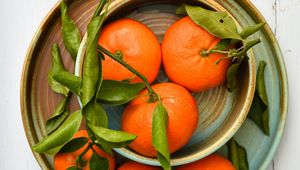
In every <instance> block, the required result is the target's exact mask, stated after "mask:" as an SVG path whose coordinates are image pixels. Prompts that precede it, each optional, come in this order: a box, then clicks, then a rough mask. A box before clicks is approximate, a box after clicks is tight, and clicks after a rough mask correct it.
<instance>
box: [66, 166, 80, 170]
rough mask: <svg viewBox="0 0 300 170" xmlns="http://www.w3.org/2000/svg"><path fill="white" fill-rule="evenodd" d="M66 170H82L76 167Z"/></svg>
mask: <svg viewBox="0 0 300 170" xmlns="http://www.w3.org/2000/svg"><path fill="white" fill-rule="evenodd" d="M66 170H81V169H80V168H77V167H76V166H70V167H69V168H67V169H66Z"/></svg>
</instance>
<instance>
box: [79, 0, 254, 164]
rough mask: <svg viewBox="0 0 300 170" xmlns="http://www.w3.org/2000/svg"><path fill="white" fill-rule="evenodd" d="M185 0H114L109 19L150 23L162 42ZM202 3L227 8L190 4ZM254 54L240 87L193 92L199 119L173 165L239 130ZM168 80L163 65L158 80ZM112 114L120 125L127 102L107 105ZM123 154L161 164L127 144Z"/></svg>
mask: <svg viewBox="0 0 300 170" xmlns="http://www.w3.org/2000/svg"><path fill="white" fill-rule="evenodd" d="M184 2H185V1H182V0H181V1H171V0H163V1H161V0H160V1H158V0H156V1H150V0H149V1H147V0H131V1H130V0H123V1H121V0H120V1H119V0H117V1H114V2H113V3H112V4H111V11H110V13H109V15H108V18H107V20H106V23H109V22H110V21H113V20H116V19H118V18H122V17H124V16H125V17H129V18H133V19H135V20H138V21H140V22H142V23H144V24H145V25H147V26H148V27H149V28H150V29H151V30H152V31H153V32H154V34H155V35H156V36H157V38H158V40H159V41H160V42H161V41H162V39H163V36H164V34H165V32H166V30H167V29H168V27H169V26H170V25H171V24H172V23H174V22H175V21H176V20H178V19H179V18H180V16H178V15H176V14H175V11H176V9H177V8H178V7H179V5H180V4H182V3H184ZM191 3H192V4H197V5H201V6H202V7H205V8H211V9H215V10H224V9H223V8H222V7H221V6H219V5H218V4H216V3H213V2H201V3H200V2H198V1H193V2H191V1H189V4H191ZM84 44H85V39H84V40H83V41H82V44H81V49H80V51H79V55H78V57H77V62H76V66H75V73H76V74H77V75H79V76H80V73H81V66H82V61H83V54H84ZM254 68H255V66H254V57H253V55H252V54H251V53H249V57H248V60H247V61H245V62H244V63H242V69H241V71H240V72H239V75H238V76H239V79H238V80H239V82H238V83H239V84H238V88H237V90H235V91H234V92H229V91H228V90H227V89H226V87H225V86H224V85H222V86H219V87H216V88H214V89H210V90H207V91H205V92H201V93H194V94H193V96H194V97H195V99H196V101H197V104H198V109H199V114H200V116H199V123H198V127H197V129H196V131H195V132H194V135H193V136H192V138H191V139H190V141H189V143H188V144H186V145H185V146H184V147H183V148H181V149H180V150H178V151H177V152H175V153H173V154H172V155H171V164H172V165H173V166H176V165H182V164H186V163H189V162H193V161H195V160H198V159H201V158H203V157H205V156H207V155H209V154H210V153H212V152H214V151H216V150H217V149H219V148H220V147H221V146H222V145H224V144H225V143H226V142H227V141H228V140H229V139H230V138H231V137H232V136H233V135H234V133H235V132H236V131H237V130H238V128H239V127H240V126H241V124H242V123H243V121H244V120H245V118H246V115H247V113H248V110H249V108H250V106H251V102H252V98H253V94H254V89H255V69H254ZM163 81H168V78H167V76H166V75H165V74H164V71H163V68H162V69H161V71H160V73H159V75H158V78H157V82H163ZM104 107H105V109H106V111H107V112H108V115H109V127H110V128H112V129H120V122H121V115H122V111H123V110H124V108H125V106H119V107H115V106H114V107H111V106H107V105H106V106H104ZM115 151H116V152H117V153H119V154H120V155H122V156H124V157H127V158H129V159H132V160H134V161H137V162H141V163H145V164H149V165H159V162H158V161H157V160H156V159H154V158H148V157H144V156H142V155H139V154H137V153H135V152H134V151H132V150H130V149H128V148H120V149H115Z"/></svg>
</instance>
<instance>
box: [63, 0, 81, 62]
mask: <svg viewBox="0 0 300 170" xmlns="http://www.w3.org/2000/svg"><path fill="white" fill-rule="evenodd" d="M60 11H61V21H62V38H63V41H64V45H65V47H66V49H67V50H68V52H69V53H70V55H71V56H72V59H73V61H74V62H75V60H76V56H77V53H78V49H79V46H80V42H81V36H80V32H79V29H78V28H77V27H76V25H75V24H74V22H73V20H72V19H71V18H70V17H69V16H68V14H67V4H66V2H65V1H64V0H63V1H61V4H60Z"/></svg>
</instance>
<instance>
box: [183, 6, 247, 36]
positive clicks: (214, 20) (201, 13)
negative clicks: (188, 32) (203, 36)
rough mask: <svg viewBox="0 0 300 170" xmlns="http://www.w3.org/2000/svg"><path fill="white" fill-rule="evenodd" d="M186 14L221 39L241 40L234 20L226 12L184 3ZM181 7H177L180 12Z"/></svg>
mask: <svg viewBox="0 0 300 170" xmlns="http://www.w3.org/2000/svg"><path fill="white" fill-rule="evenodd" d="M184 6H185V10H186V13H187V14H188V16H189V17H190V18H191V19H192V20H193V21H194V22H195V23H196V24H197V25H199V26H201V27H203V28H204V29H205V30H207V31H208V32H210V33H211V34H213V35H214V36H216V37H219V38H221V39H236V40H241V39H242V38H241V36H240V35H239V33H238V31H237V27H236V24H235V22H234V20H233V19H232V18H231V17H230V16H229V15H228V13H227V12H215V11H211V10H207V9H204V8H201V7H199V6H190V5H184ZM182 8H183V7H180V8H179V11H180V12H182V11H183V9H182Z"/></svg>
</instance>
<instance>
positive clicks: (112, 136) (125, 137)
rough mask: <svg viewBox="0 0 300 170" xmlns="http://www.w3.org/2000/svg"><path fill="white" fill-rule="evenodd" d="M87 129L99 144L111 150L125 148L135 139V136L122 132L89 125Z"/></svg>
mask: <svg viewBox="0 0 300 170" xmlns="http://www.w3.org/2000/svg"><path fill="white" fill-rule="evenodd" d="M89 127H90V129H91V130H92V131H93V132H94V134H95V136H96V138H97V140H99V142H100V143H101V142H104V145H106V146H110V147H111V148H121V147H125V146H127V145H128V144H129V143H131V142H132V141H133V140H134V139H135V138H136V135H133V134H130V133H126V132H122V131H117V130H112V129H107V128H103V127H100V126H93V125H89ZM101 144H102V143H101Z"/></svg>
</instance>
